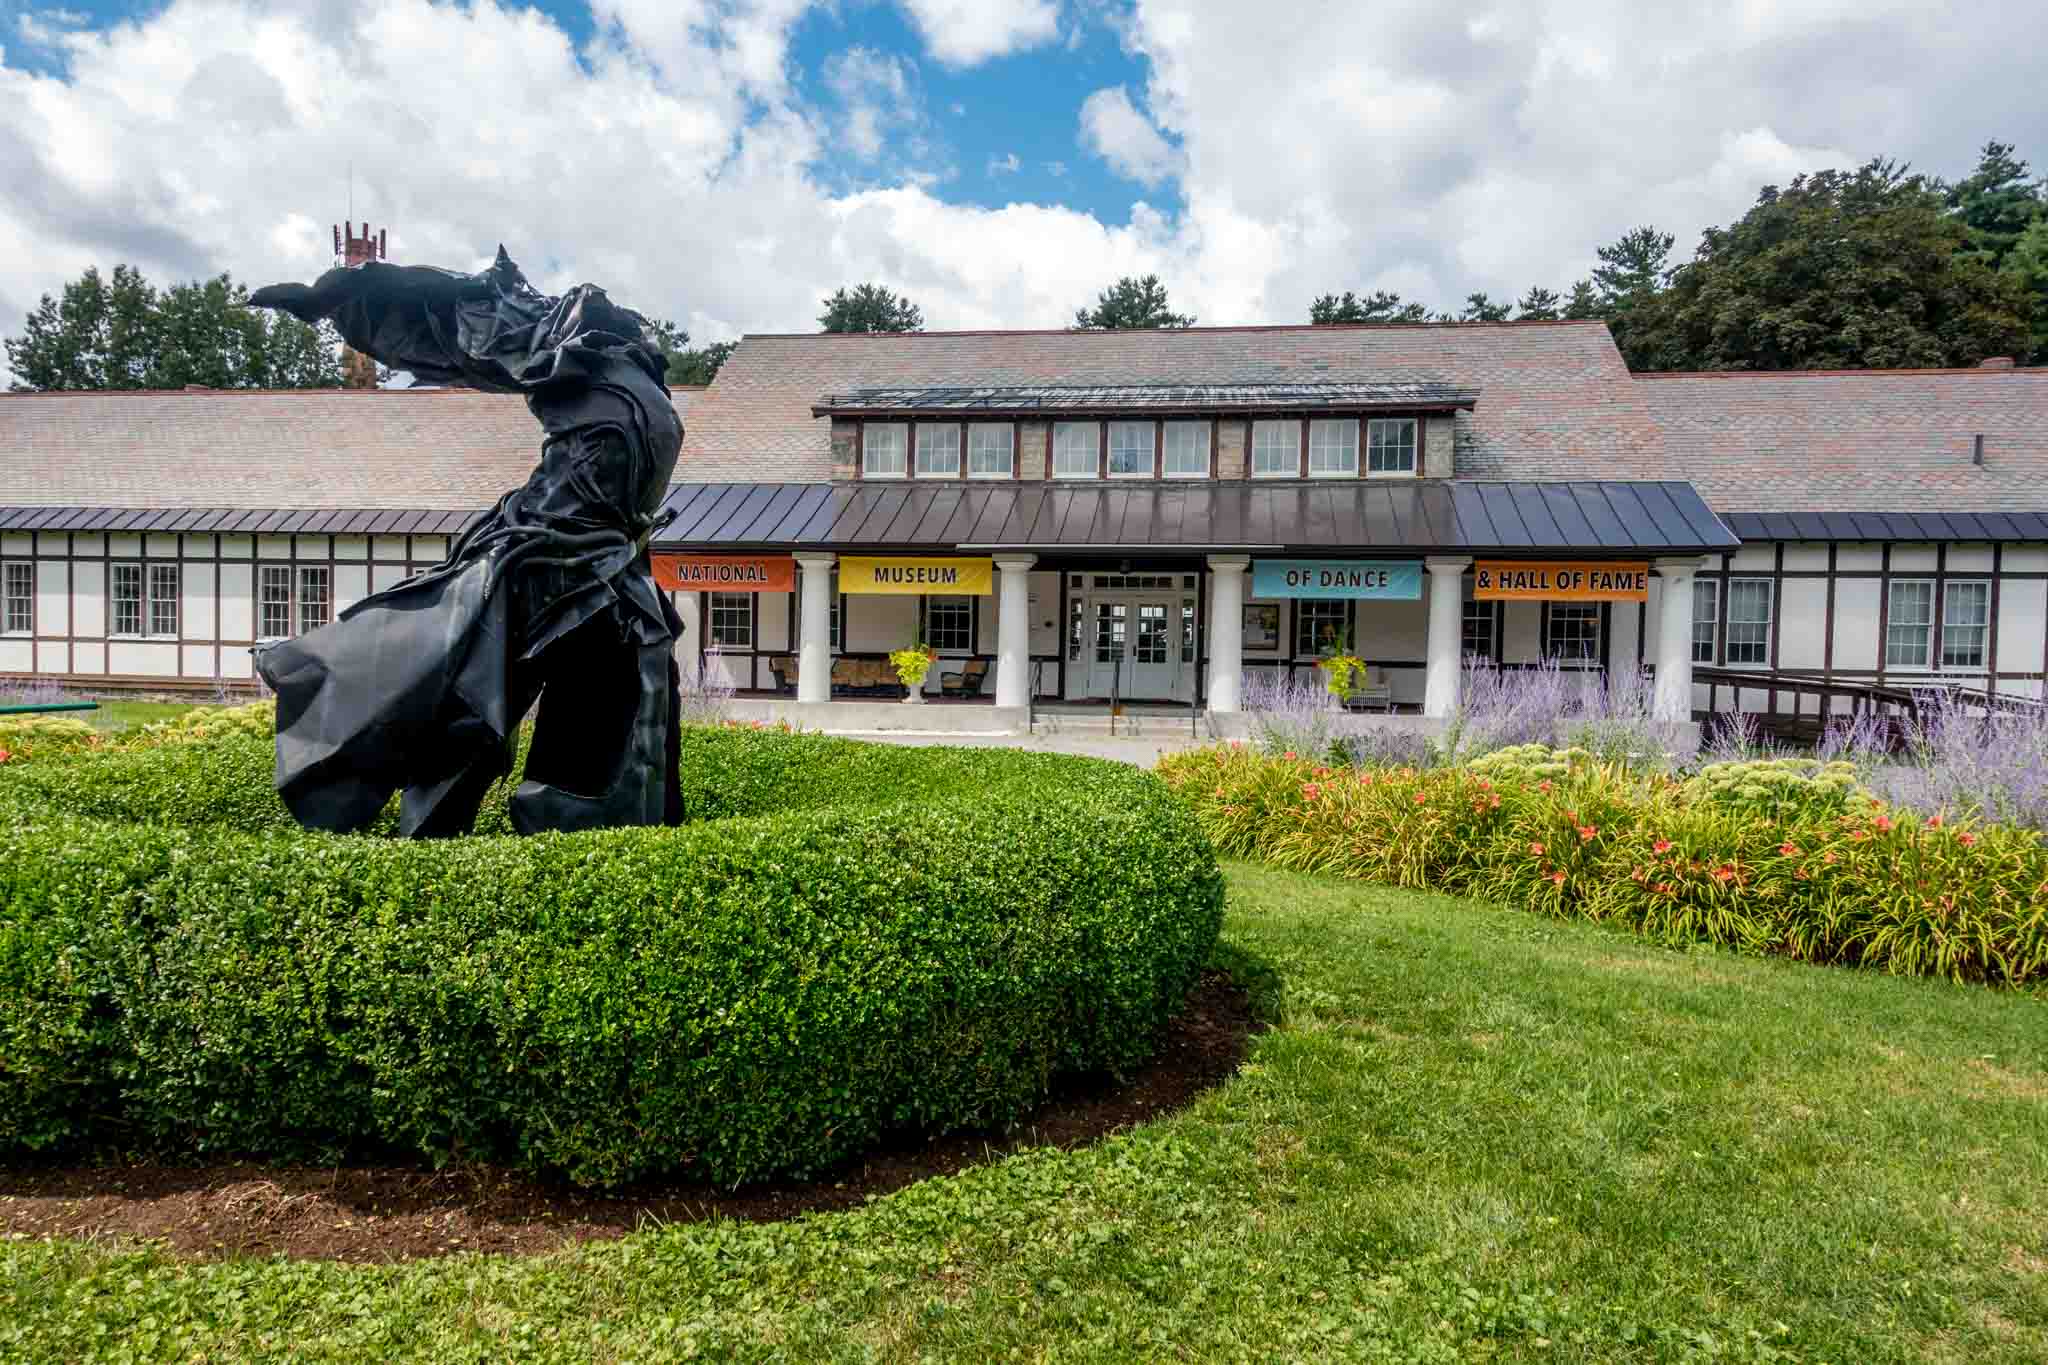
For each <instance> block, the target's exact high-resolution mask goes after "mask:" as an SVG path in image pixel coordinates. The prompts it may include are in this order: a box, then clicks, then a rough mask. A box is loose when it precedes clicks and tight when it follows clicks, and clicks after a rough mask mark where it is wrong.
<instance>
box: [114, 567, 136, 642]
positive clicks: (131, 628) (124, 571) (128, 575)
mask: <svg viewBox="0 0 2048 1365" xmlns="http://www.w3.org/2000/svg"><path fill="white" fill-rule="evenodd" d="M144 596H145V595H144V593H143V589H142V566H141V565H140V564H116V565H114V566H113V574H112V578H111V581H110V582H109V584H108V594H107V598H108V601H109V602H110V603H111V604H112V605H113V615H114V620H113V629H112V630H111V631H109V632H108V633H109V634H112V635H141V634H142V613H143V601H144Z"/></svg>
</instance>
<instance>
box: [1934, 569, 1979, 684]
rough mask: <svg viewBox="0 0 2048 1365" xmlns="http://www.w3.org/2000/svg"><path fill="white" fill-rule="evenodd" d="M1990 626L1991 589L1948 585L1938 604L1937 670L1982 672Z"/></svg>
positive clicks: (1966, 583) (1973, 584)
mask: <svg viewBox="0 0 2048 1365" xmlns="http://www.w3.org/2000/svg"><path fill="white" fill-rule="evenodd" d="M1990 625H1991V585H1990V584H1989V583H1986V582H1965V583H1950V584H1949V585H1948V586H1947V588H1946V589H1945V590H1944V591H1943V593H1942V601H1941V666H1942V667H1943V668H1982V667H1983V666H1984V654H1985V637H1986V636H1987V635H1989V634H1990Z"/></svg>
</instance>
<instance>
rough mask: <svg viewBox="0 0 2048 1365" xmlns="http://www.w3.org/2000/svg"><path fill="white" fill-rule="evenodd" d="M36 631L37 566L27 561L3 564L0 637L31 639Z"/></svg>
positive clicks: (9, 561) (0, 578)
mask: <svg viewBox="0 0 2048 1365" xmlns="http://www.w3.org/2000/svg"><path fill="white" fill-rule="evenodd" d="M35 628H36V566H35V565H34V564H32V563H30V562H29V561H28V560H25V559H10V560H8V561H7V563H5V564H0V634H6V635H29V634H32V633H34V631H35Z"/></svg>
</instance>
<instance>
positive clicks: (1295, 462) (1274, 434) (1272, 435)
mask: <svg viewBox="0 0 2048 1365" xmlns="http://www.w3.org/2000/svg"><path fill="white" fill-rule="evenodd" d="M1300 472H1301V423H1300V422H1298V421H1293V420H1286V421H1269V422H1254V423H1252V477H1253V478H1266V479H1277V478H1284V477H1289V476H1292V475H1295V474H1299V473H1300Z"/></svg>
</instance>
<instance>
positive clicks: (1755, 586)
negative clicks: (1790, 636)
mask: <svg viewBox="0 0 2048 1365" xmlns="http://www.w3.org/2000/svg"><path fill="white" fill-rule="evenodd" d="M1770 661H1771V580H1770V579H1768V578H1733V579H1730V580H1729V581H1728V662H1729V663H1731V664H1768V663H1769V662H1770Z"/></svg>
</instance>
